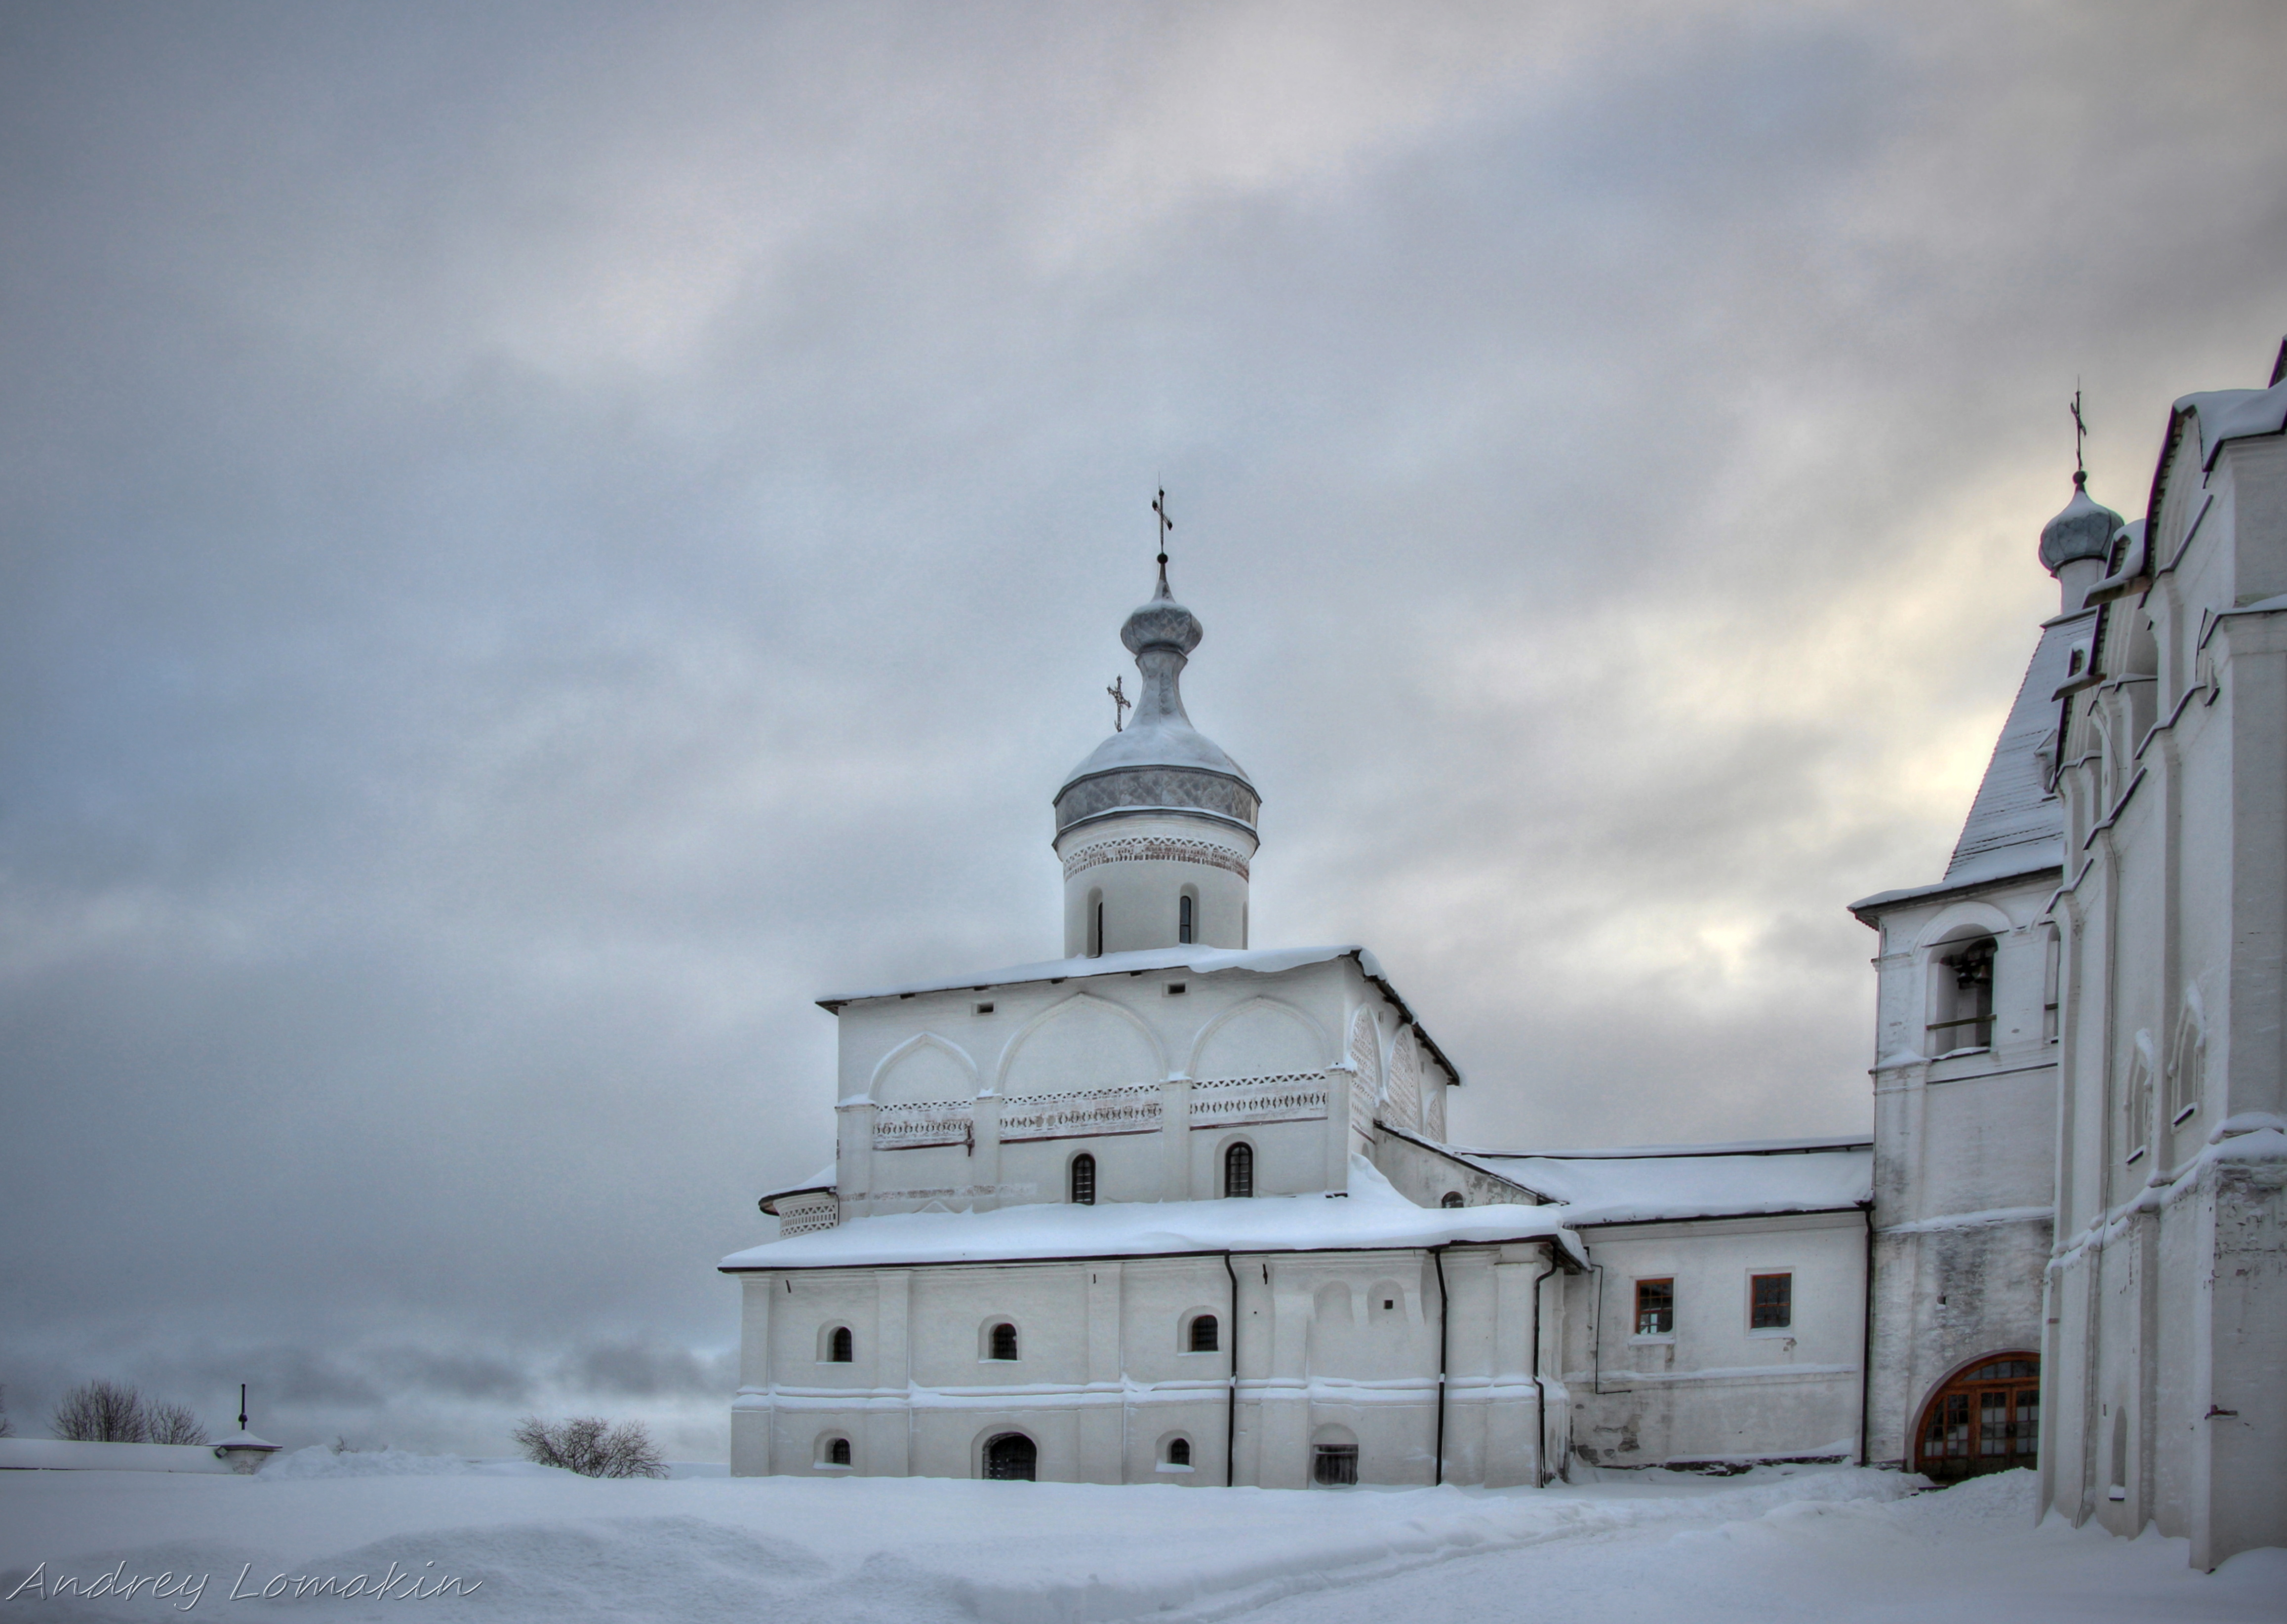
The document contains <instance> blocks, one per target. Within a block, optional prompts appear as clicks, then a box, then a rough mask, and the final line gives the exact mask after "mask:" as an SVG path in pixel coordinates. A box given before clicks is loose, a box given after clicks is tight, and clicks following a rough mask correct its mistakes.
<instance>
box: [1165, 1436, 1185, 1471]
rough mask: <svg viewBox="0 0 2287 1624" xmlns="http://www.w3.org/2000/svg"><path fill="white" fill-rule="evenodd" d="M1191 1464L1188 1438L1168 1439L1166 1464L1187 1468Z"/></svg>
mask: <svg viewBox="0 0 2287 1624" xmlns="http://www.w3.org/2000/svg"><path fill="white" fill-rule="evenodd" d="M1167 1464H1168V1465H1170V1466H1189V1465H1190V1464H1191V1439H1188V1438H1171V1439H1168V1440H1167Z"/></svg>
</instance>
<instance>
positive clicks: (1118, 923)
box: [1055, 493, 1262, 958]
mask: <svg viewBox="0 0 2287 1624" xmlns="http://www.w3.org/2000/svg"><path fill="white" fill-rule="evenodd" d="M1164 501H1165V497H1164V493H1163V496H1162V502H1161V503H1155V504H1154V507H1155V508H1162V514H1163V516H1162V521H1161V522H1162V524H1163V526H1164V524H1165V523H1166V521H1165V517H1164V508H1163V507H1162V504H1163V503H1164ZM1163 534H1164V531H1163ZM1204 635H1206V632H1205V628H1204V627H1201V626H1200V625H1199V617H1198V616H1197V615H1194V614H1193V613H1192V612H1191V611H1190V610H1188V609H1186V608H1184V607H1183V605H1182V604H1181V603H1177V602H1176V601H1175V593H1174V592H1173V591H1172V590H1171V589H1170V588H1169V587H1168V585H1167V553H1166V552H1165V551H1164V550H1162V551H1161V553H1160V554H1159V587H1158V590H1156V591H1155V592H1154V593H1153V594H1152V595H1151V601H1150V602H1149V603H1145V604H1144V605H1143V606H1142V607H1141V608H1139V609H1137V610H1136V611H1135V612H1134V613H1132V614H1130V615H1129V616H1128V619H1127V623H1126V624H1125V625H1123V626H1122V627H1120V642H1121V643H1124V644H1126V645H1127V648H1128V652H1129V653H1131V654H1133V655H1134V656H1135V657H1136V670H1137V671H1138V672H1140V673H1141V674H1142V675H1143V679H1144V685H1143V689H1142V690H1141V692H1140V693H1139V694H1138V695H1137V697H1136V702H1135V708H1136V714H1135V717H1134V719H1133V720H1132V721H1128V722H1127V724H1126V725H1125V726H1124V727H1122V726H1120V725H1119V723H1118V721H1117V717H1116V713H1115V722H1114V727H1113V731H1112V737H1109V738H1107V739H1105V740H1104V742H1103V743H1102V744H1101V745H1097V746H1096V749H1095V750H1094V751H1093V752H1092V753H1090V754H1089V755H1088V759H1087V760H1086V761H1082V762H1081V763H1080V765H1079V766H1078V767H1075V768H1073V769H1072V771H1071V772H1070V773H1069V774H1067V775H1065V777H1064V784H1063V786H1062V787H1061V788H1059V789H1058V790H1057V791H1056V801H1055V805H1056V841H1055V845H1056V855H1057V856H1058V857H1060V858H1062V859H1063V861H1064V953H1065V956H1066V957H1067V958H1081V957H1090V958H1093V957H1095V956H1096V955H1099V954H1103V953H1107V952H1115V953H1116V952H1128V951H1133V950H1143V949H1149V948H1170V947H1179V946H1186V945H1200V946H1207V947H1223V948H1243V947H1245V946H1246V935H1247V865H1248V863H1250V862H1251V861H1252V860H1253V858H1254V851H1255V847H1256V844H1257V841H1256V836H1255V818H1256V814H1257V812H1258V810H1259V808H1261V805H1262V797H1261V796H1259V795H1258V794H1257V793H1256V792H1255V789H1254V782H1253V780H1251V779H1249V778H1248V777H1247V776H1246V769H1244V768H1242V767H1240V766H1239V764H1238V762H1236V761H1232V760H1231V757H1230V756H1228V755H1226V754H1225V753H1223V750H1222V748H1221V747H1220V746H1219V745H1216V744H1215V741H1214V740H1212V739H1210V738H1208V737H1207V736H1206V735H1205V734H1203V733H1201V732H1200V731H1199V729H1196V728H1194V727H1193V726H1192V725H1191V718H1190V716H1188V715H1186V714H1185V713H1184V711H1183V688H1182V679H1183V667H1184V666H1185V665H1187V664H1188V663H1189V662H1190V658H1191V650H1194V649H1196V648H1198V647H1199V641H1200V639H1201V638H1202V637H1203V636H1204Z"/></svg>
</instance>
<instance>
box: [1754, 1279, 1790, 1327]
mask: <svg viewBox="0 0 2287 1624" xmlns="http://www.w3.org/2000/svg"><path fill="white" fill-rule="evenodd" d="M1793 1324H1794V1276H1793V1275H1792V1274H1751V1275H1749V1276H1748V1277H1747V1328H1748V1329H1749V1330H1751V1331H1783V1330H1785V1329H1787V1328H1790V1327H1791V1326H1792V1325H1793Z"/></svg>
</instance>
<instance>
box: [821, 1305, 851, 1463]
mask: <svg viewBox="0 0 2287 1624" xmlns="http://www.w3.org/2000/svg"><path fill="white" fill-rule="evenodd" d="M857 1356H858V1339H857V1338H856V1337H855V1336H851V1334H850V1328H849V1327H848V1326H846V1325H837V1326H835V1328H834V1334H833V1335H832V1336H828V1337H827V1339H826V1359H827V1363H828V1364H835V1365H846V1364H848V1363H849V1362H850V1361H851V1360H853V1359H855V1358H856V1357H857ZM842 1447H843V1449H845V1450H847V1449H848V1448H849V1447H850V1446H849V1445H848V1444H847V1443H846V1442H845V1443H844V1444H843V1446H842Z"/></svg>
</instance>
